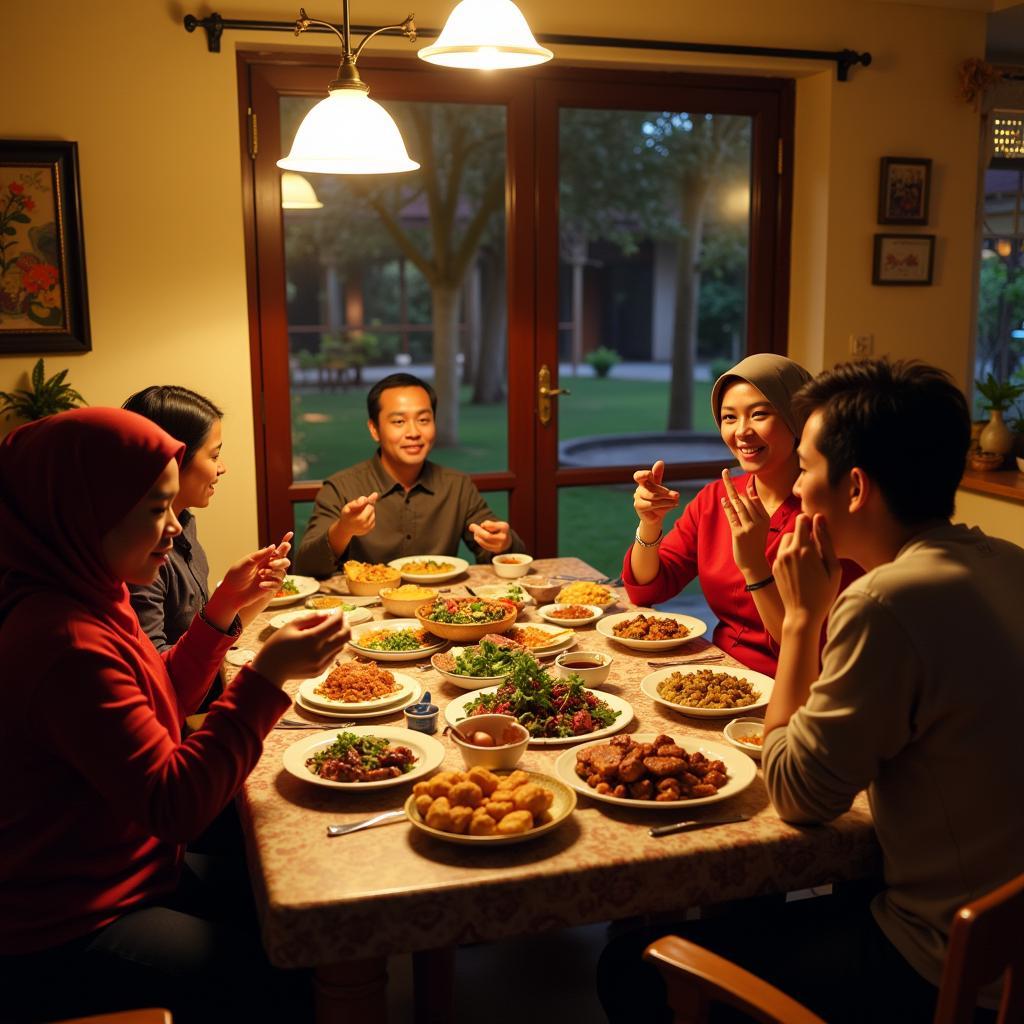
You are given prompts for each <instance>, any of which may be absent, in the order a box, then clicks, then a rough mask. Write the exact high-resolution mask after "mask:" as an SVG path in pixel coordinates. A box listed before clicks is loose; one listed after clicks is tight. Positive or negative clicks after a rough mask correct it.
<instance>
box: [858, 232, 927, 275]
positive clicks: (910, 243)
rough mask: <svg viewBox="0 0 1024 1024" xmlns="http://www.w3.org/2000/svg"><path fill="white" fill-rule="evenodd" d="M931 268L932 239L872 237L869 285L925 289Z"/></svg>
mask: <svg viewBox="0 0 1024 1024" xmlns="http://www.w3.org/2000/svg"><path fill="white" fill-rule="evenodd" d="M934 265H935V236H934V235H875V258H874V262H873V265H872V270H871V283H872V284H908V285H928V284H931V283H932V268H933V267H934Z"/></svg>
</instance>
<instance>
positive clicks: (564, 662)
mask: <svg viewBox="0 0 1024 1024" xmlns="http://www.w3.org/2000/svg"><path fill="white" fill-rule="evenodd" d="M613 660H614V659H613V658H612V656H611V655H610V654H605V653H604V652H603V651H566V652H565V653H564V654H560V655H559V656H558V657H557V658H555V671H556V672H557V673H558V675H560V676H562V677H565V676H569V675H572V674H573V673H575V674H576V675H578V676H579V677H580V678H581V679H582V680H583V683H584V685H585V686H597V685H598V684H600V683H603V682H604V681H605V680H606V679H607V678H608V673H609V672H611V670H612V661H613Z"/></svg>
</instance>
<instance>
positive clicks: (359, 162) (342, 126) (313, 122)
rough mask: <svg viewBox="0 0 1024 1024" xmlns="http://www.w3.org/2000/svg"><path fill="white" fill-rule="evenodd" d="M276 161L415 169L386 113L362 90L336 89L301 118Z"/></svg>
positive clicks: (331, 170) (350, 168) (290, 166)
mask: <svg viewBox="0 0 1024 1024" xmlns="http://www.w3.org/2000/svg"><path fill="white" fill-rule="evenodd" d="M277 166H278V167H280V168H282V169H283V170H286V171H312V172H315V173H317V174H395V173H397V172H399V171H415V170H416V168H417V167H419V164H418V163H416V162H415V161H413V160H410V159H409V154H408V153H407V152H406V151H405V143H404V142H403V141H402V136H401V134H400V133H399V131H398V126H397V125H396V124H395V122H394V121H393V120H392V119H391V115H390V114H389V113H388V112H387V111H386V110H385V109H384V108H383V107H382V106H381V105H380V104H379V103H376V102H374V101H373V100H371V99H370V97H369V96H367V95H366V93H365V92H363V91H362V90H361V89H335V90H334V92H332V93H330V94H329V95H328V96H327V98H326V99H323V100H321V101H320V102H319V103H318V104H317V105H316V106H315V107H313V109H312V110H311V111H310V112H309V113H308V114H307V115H306V116H305V117H304V118H303V120H302V124H300V125H299V128H298V131H296V133H295V138H294V139H293V140H292V148H291V152H290V153H289V154H288V155H287V156H286V157H284V158H283V159H281V160H278V161H277Z"/></svg>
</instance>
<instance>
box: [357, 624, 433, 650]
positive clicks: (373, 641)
mask: <svg viewBox="0 0 1024 1024" xmlns="http://www.w3.org/2000/svg"><path fill="white" fill-rule="evenodd" d="M356 645H357V646H359V647H365V648H367V649H369V650H371V651H419V650H421V649H422V648H424V647H428V646H429V645H430V640H429V639H428V638H427V634H426V633H424V632H423V630H422V629H408V628H407V629H378V630H375V631H374V632H372V633H364V634H363V635H362V636H361V637H360V638H359V639H358V640H357V641H356Z"/></svg>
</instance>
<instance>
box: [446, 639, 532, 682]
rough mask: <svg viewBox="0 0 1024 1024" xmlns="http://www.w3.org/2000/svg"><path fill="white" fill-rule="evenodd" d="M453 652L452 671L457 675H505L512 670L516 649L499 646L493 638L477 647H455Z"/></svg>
mask: <svg viewBox="0 0 1024 1024" xmlns="http://www.w3.org/2000/svg"><path fill="white" fill-rule="evenodd" d="M456 652H458V653H456ZM451 653H452V655H453V656H454V658H455V667H454V668H453V669H452V672H453V673H454V674H455V675H457V676H503V675H505V674H507V673H508V672H510V671H511V670H512V664H513V661H512V658H513V655H514V654H515V653H516V651H515V648H510V647H499V646H498V644H496V643H495V642H494V641H493V640H481V641H480V643H479V644H477V645H476V647H462V648H459V647H454V648H452V651H451ZM528 657H529V655H528Z"/></svg>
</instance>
